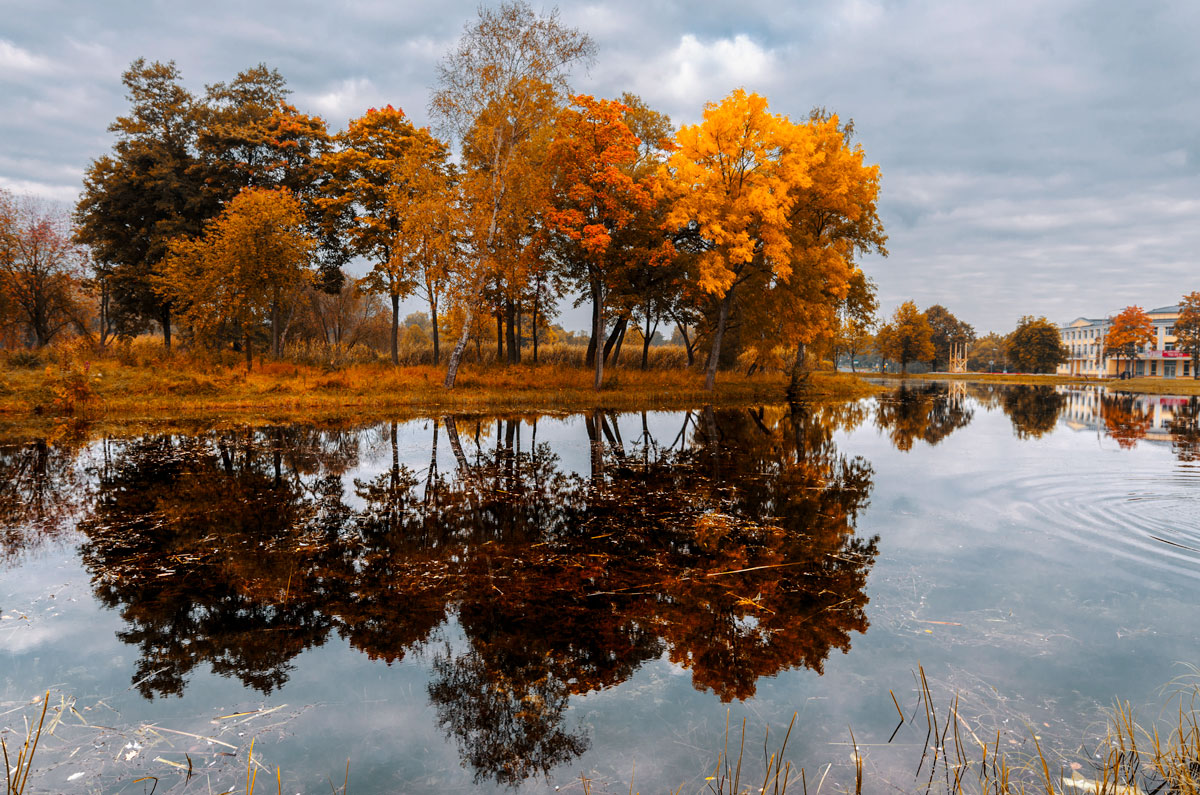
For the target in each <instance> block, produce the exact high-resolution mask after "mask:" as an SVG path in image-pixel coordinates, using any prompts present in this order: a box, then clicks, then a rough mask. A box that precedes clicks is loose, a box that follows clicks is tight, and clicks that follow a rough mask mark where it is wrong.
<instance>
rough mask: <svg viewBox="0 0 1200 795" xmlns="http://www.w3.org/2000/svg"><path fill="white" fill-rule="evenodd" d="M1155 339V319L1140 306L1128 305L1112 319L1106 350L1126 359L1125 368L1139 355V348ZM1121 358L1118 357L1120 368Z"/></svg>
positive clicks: (1106, 336)
mask: <svg viewBox="0 0 1200 795" xmlns="http://www.w3.org/2000/svg"><path fill="white" fill-rule="evenodd" d="M1153 341H1154V321H1153V320H1151V319H1150V316H1149V315H1147V314H1146V313H1145V311H1143V309H1142V308H1141V307H1140V306H1136V305H1135V306H1127V307H1125V308H1124V309H1123V310H1121V313H1120V314H1119V315H1117V316H1116V317H1114V318H1113V319H1112V325H1111V326H1109V327H1108V331H1107V332H1106V333H1105V335H1104V349H1105V351H1107V352H1109V353H1111V354H1115V355H1116V356H1118V357H1121V358H1124V359H1125V370H1126V371H1128V370H1129V365H1130V364H1131V363H1132V362H1133V359H1134V357H1135V356H1137V352H1138V348H1140V347H1141V346H1143V345H1148V344H1150V343H1151V342H1153ZM1119 361H1120V359H1118V369H1120V365H1119Z"/></svg>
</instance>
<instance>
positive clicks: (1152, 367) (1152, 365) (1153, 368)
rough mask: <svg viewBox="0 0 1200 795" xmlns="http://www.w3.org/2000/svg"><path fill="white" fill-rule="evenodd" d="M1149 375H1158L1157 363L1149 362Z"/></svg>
mask: <svg viewBox="0 0 1200 795" xmlns="http://www.w3.org/2000/svg"><path fill="white" fill-rule="evenodd" d="M1150 375H1158V362H1150Z"/></svg>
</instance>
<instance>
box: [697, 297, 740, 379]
mask: <svg viewBox="0 0 1200 795" xmlns="http://www.w3.org/2000/svg"><path fill="white" fill-rule="evenodd" d="M732 304H733V288H732V287H730V288H729V291H728V292H726V293H725V297H724V298H722V299H721V306H720V309H719V310H718V312H717V329H716V331H714V332H713V341H712V348H711V349H710V350H709V352H708V364H707V365H706V366H705V368H704V388H705V389H706V390H708V391H709V392H711V391H713V389H714V388H715V387H716V385H717V362H718V361H719V360H720V358H721V338H722V337H724V336H725V324H726V323H727V322H729V308H730V306H731V305H732Z"/></svg>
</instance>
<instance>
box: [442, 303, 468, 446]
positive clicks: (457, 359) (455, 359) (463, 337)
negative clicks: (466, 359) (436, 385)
mask: <svg viewBox="0 0 1200 795" xmlns="http://www.w3.org/2000/svg"><path fill="white" fill-rule="evenodd" d="M470 336H471V307H470V306H468V307H467V311H466V313H465V314H464V316H463V327H462V333H461V334H459V335H458V342H456V343H455V344H454V350H452V351H450V361H449V362H448V363H447V365H446V380H445V381H443V382H442V385H443V386H445V387H446V389H453V388H454V379H456V378H457V377H458V366H459V365H460V364H462V356H463V351H465V350H466V349H467V340H468V339H469V338H470ZM447 432H449V428H447Z"/></svg>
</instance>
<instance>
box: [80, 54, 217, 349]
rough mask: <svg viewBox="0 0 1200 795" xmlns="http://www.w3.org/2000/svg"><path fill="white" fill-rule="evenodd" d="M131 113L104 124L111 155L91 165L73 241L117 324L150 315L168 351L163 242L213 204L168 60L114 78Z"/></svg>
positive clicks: (194, 112)
mask: <svg viewBox="0 0 1200 795" xmlns="http://www.w3.org/2000/svg"><path fill="white" fill-rule="evenodd" d="M122 81H123V82H124V84H125V87H126V89H127V91H128V94H127V96H128V99H129V101H130V105H131V107H130V111H129V114H128V115H126V116H120V117H118V118H117V120H116V121H114V122H113V123H112V124H111V125H109V131H110V132H114V133H116V134H117V141H116V143H115V144H114V145H113V150H112V153H111V154H108V155H104V156H102V157H100V158H98V159H96V160H94V161H93V162H92V164H91V165H90V166H89V167H88V169H87V172H86V173H85V175H84V180H83V193H82V195H81V197H80V199H79V202H78V204H77V205H76V207H75V220H76V224H77V229H76V239H77V240H78V241H79V242H81V243H84V244H86V245H87V246H89V247H90V248H91V251H92V255H93V257H94V258H95V260H96V261H97V263H98V266H99V270H100V273H101V275H102V276H103V277H104V278H105V279H106V281H107V285H108V287H109V289H110V290H111V299H112V309H113V313H114V318H115V321H116V323H117V326H118V328H119V329H120V330H121V332H122V333H124V334H133V333H136V332H137V331H140V330H141V329H143V328H145V326H146V324H147V322H148V321H155V322H157V323H158V324H159V326H160V327H161V328H162V333H163V343H164V344H165V345H166V347H167V348H170V347H171V319H172V310H173V307H172V304H171V299H170V298H169V297H168V296H166V295H164V294H163V293H162V292H160V291H159V290H157V289H156V288H155V279H156V278H157V277H158V276H159V275H161V272H162V266H163V261H164V259H165V257H166V256H167V248H168V244H169V241H170V240H171V239H173V238H175V237H178V236H180V235H187V236H191V235H196V234H198V233H199V232H200V230H201V229H202V227H203V224H204V222H205V220H206V219H208V218H210V217H211V216H212V215H214V214H215V213H216V211H217V209H218V207H219V205H218V202H217V197H216V195H215V194H214V192H213V191H211V190H209V188H208V186H207V184H206V180H205V175H204V169H203V168H202V167H201V162H200V159H199V157H198V155H197V152H196V136H197V131H198V125H199V120H200V114H199V109H198V105H197V102H196V99H195V97H194V96H193V95H192V94H191V92H189V91H188V90H187V89H185V88H184V87H183V86H182V85H180V73H179V70H178V69H177V68H176V67H175V64H174V62H169V63H166V64H163V63H159V62H154V63H147V62H146V61H145V60H144V59H141V58H139V59H137V60H136V61H134V62H133V63H132V64H131V65H130V67H129V69H128V70H127V71H126V72H125V73H124V75H122Z"/></svg>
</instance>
